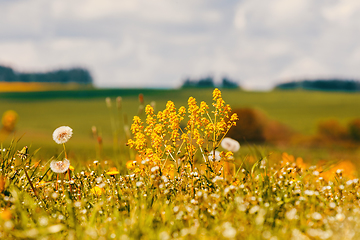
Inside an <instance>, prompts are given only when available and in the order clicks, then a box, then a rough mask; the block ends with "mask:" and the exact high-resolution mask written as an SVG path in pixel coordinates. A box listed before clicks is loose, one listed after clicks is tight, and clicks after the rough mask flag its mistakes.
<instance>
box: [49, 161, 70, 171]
mask: <svg viewBox="0 0 360 240" xmlns="http://www.w3.org/2000/svg"><path fill="white" fill-rule="evenodd" d="M69 167H70V161H69V160H67V159H66V158H64V160H62V161H55V160H54V161H52V162H51V163H50V168H51V170H52V171H53V172H55V173H64V172H66V171H67V170H68V169H69Z"/></svg>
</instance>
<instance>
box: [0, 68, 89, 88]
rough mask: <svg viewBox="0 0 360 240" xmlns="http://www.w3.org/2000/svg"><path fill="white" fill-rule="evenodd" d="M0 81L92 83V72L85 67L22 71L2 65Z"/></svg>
mask: <svg viewBox="0 0 360 240" xmlns="http://www.w3.org/2000/svg"><path fill="white" fill-rule="evenodd" d="M0 82H41V83H79V84H92V83H93V78H92V77H91V75H90V72H89V71H88V70H86V69H84V68H70V69H60V70H55V71H49V72H37V73H22V72H16V71H14V70H13V69H12V68H10V67H5V66H0Z"/></svg>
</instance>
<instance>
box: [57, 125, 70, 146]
mask: <svg viewBox="0 0 360 240" xmlns="http://www.w3.org/2000/svg"><path fill="white" fill-rule="evenodd" d="M72 134H73V130H72V129H71V128H70V127H68V126H61V127H58V128H57V129H55V131H54V132H53V139H54V141H55V142H56V143H57V144H63V143H66V142H67V141H69V139H70V138H71V136H72Z"/></svg>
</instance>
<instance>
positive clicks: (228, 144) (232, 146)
mask: <svg viewBox="0 0 360 240" xmlns="http://www.w3.org/2000/svg"><path fill="white" fill-rule="evenodd" d="M221 146H222V147H223V148H224V149H225V150H227V151H231V152H237V151H239V149H240V143H239V142H238V141H236V140H234V139H232V138H229V137H226V138H224V139H223V140H222V141H221Z"/></svg>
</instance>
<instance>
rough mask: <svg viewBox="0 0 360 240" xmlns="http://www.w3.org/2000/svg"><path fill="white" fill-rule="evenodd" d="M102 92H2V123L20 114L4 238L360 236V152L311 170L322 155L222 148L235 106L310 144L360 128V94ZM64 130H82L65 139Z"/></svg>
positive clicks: (3, 186) (11, 145)
mask: <svg viewBox="0 0 360 240" xmlns="http://www.w3.org/2000/svg"><path fill="white" fill-rule="evenodd" d="M92 91H94V90H89V92H86V93H81V94H80V95H79V92H67V93H66V94H67V97H65V98H64V97H60V95H61V94H60V93H58V92H54V93H53V94H51V93H49V92H46V93H27V94H25V95H24V94H22V95H18V93H16V94H15V93H14V94H9V93H6V94H3V95H1V94H0V102H1V104H0V112H4V111H5V110H9V109H12V110H14V111H16V112H17V113H18V114H19V122H18V124H17V127H16V133H15V136H14V137H13V139H15V140H16V141H12V142H10V137H12V136H9V138H8V140H7V141H5V142H4V143H3V145H2V147H1V149H0V150H1V151H0V238H2V239H164V240H165V239H271V240H278V239H294V240H296V239H358V238H359V237H360V232H359V231H358V223H359V218H360V205H359V204H360V184H359V180H358V179H357V177H358V173H357V172H356V162H355V160H356V159H357V157H358V155H357V154H358V153H359V152H358V151H359V150H358V148H355V149H352V150H351V151H348V152H347V154H348V155H354V157H353V159H351V160H352V161H347V160H345V159H334V156H332V158H331V159H330V158H327V159H322V160H328V161H318V160H320V159H315V160H317V161H310V160H309V159H308V158H307V156H310V157H311V154H312V153H313V152H314V153H315V155H316V154H319V152H318V150H315V151H314V149H307V150H304V149H301V151H298V150H297V148H296V146H272V145H264V146H257V145H252V144H251V145H249V146H241V147H240V149H239V148H238V147H236V146H237V145H236V144H235V143H233V142H230V143H229V144H228V145H225V144H223V142H224V141H225V139H223V138H224V137H225V134H226V132H227V131H228V129H230V128H231V127H234V125H235V123H236V119H237V118H241V116H236V115H229V114H230V106H231V108H232V109H235V108H238V107H245V106H246V107H253V108H257V109H260V110H261V111H263V112H265V113H266V114H267V115H268V116H269V117H270V118H272V119H275V120H278V121H280V122H282V123H284V124H286V125H288V126H289V127H291V128H292V129H294V130H295V131H297V132H299V133H301V134H303V135H310V134H314V133H315V131H316V125H317V122H318V121H319V120H323V119H329V118H336V119H339V121H340V122H342V123H344V124H345V123H346V122H348V121H349V120H351V119H353V118H356V117H359V112H358V109H360V108H359V107H360V106H359V105H360V101H359V100H360V95H359V94H346V93H324V92H302V91H273V92H244V91H239V90H222V91H221V92H220V91H217V90H214V92H212V91H211V90H209V89H207V90H206V89H204V90H201V91H199V90H191V89H189V90H129V91H126V90H121V91H120V90H119V91H114V90H109V91H106V90H102V91H99V92H96V91H95V92H92ZM139 93H142V94H143V96H144V101H143V102H144V103H143V104H141V103H139V96H138V94H139ZM117 96H121V97H122V100H121V108H118V106H119V105H118V106H117V105H116V100H115V98H116V97H117ZM105 97H110V100H111V101H110V102H109V101H107V102H106V101H105ZM192 97H193V98H192ZM195 99H196V100H195ZM169 100H171V101H172V102H173V103H174V104H173V103H172V102H168V101H169ZM202 101H203V102H202ZM147 104H149V105H147ZM227 104H229V105H230V106H228V105H227ZM139 106H142V107H140V108H139ZM151 106H152V107H151ZM181 106H184V107H181ZM158 111H161V112H159V113H158ZM124 114H125V115H126V117H125V119H127V121H128V123H126V120H124ZM59 126H70V127H71V128H72V129H73V133H71V134H70V133H66V134H65V138H64V139H62V138H63V136H64V135H58V136H59V138H57V137H56V136H57V135H56V131H55V133H54V135H53V132H54V130H55V128H57V127H59ZM93 126H96V133H94V130H93V129H92V127H93ZM123 126H128V131H129V132H131V133H130V136H128V137H126V128H125V129H124V128H123ZM114 133H116V134H114ZM94 135H95V137H94ZM99 136H100V137H101V141H99V138H98V137H99ZM96 137H97V138H96ZM19 138H21V139H19ZM126 138H128V139H126ZM59 140H61V141H59ZM17 141H18V142H17ZM54 141H55V142H54ZM114 141H115V142H116V144H115V145H114ZM126 142H127V146H125V143H126ZM57 143H59V144H57ZM232 144H235V145H232ZM65 145H66V147H65ZM24 146H29V148H26V147H24ZM234 146H235V147H234ZM39 147H41V149H40V150H39V151H37V150H36V149H37V148H39ZM102 147H103V148H104V152H103V153H102V154H100V153H99V152H100V150H101V148H102ZM113 148H114V149H113ZM217 151H219V152H217ZM283 151H286V152H287V153H286V152H283ZM332 151H333V150H332V149H328V148H324V149H321V152H322V154H321V156H322V157H324V156H325V157H326V156H328V157H329V156H331V154H332ZM339 151H347V150H344V149H340V150H339ZM272 152H274V153H272ZM294 152H295V153H297V154H294ZM64 158H65V159H64ZM66 159H68V160H69V165H68V164H67V163H68V162H67V160H66ZM334 160H338V161H334ZM340 160H342V161H340ZM70 164H71V165H70ZM54 166H55V167H54Z"/></svg>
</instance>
